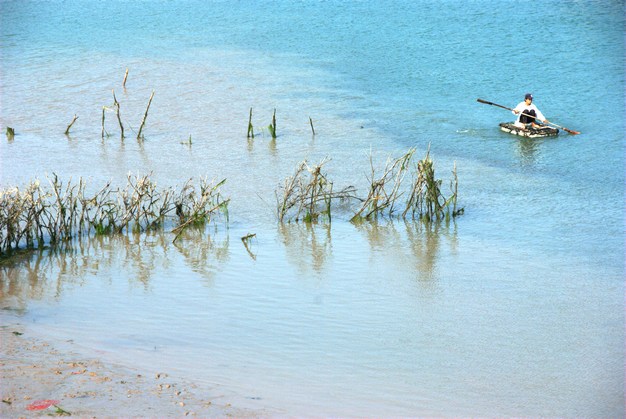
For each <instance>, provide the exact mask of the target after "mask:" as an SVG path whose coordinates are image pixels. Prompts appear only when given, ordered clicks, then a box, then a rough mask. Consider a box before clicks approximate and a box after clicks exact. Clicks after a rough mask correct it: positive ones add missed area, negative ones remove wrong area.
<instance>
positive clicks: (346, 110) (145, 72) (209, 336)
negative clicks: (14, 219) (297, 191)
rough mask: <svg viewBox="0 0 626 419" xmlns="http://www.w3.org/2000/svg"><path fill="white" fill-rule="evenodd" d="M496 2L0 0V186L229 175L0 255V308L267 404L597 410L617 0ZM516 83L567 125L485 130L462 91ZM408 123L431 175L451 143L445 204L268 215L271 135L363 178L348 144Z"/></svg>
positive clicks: (379, 148)
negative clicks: (53, 243)
mask: <svg viewBox="0 0 626 419" xmlns="http://www.w3.org/2000/svg"><path fill="white" fill-rule="evenodd" d="M86 5H88V6H89V7H85V6H86ZM519 8H520V5H519V3H518V2H508V1H502V2H498V3H496V4H494V3H493V2H486V1H473V2H467V3H461V4H459V3H457V2H445V1H444V2H434V1H417V2H409V3H407V2H394V1H383V2H368V1H361V2H334V1H330V2H312V1H311V2H265V1H258V2H251V3H246V2H244V3H233V2H218V1H215V2H183V1H173V2H159V1H155V2H106V3H102V2H78V1H64V2H35V1H26V2H8V1H3V2H0V12H1V13H0V16H1V17H0V35H1V38H0V39H1V44H0V58H1V59H0V101H1V102H0V106H1V107H0V125H1V127H2V129H3V130H4V128H5V127H6V126H11V127H14V128H15V130H16V132H17V135H16V137H15V139H14V140H13V141H8V140H7V139H6V138H3V139H2V141H0V186H1V187H9V186H15V185H17V186H21V185H24V184H25V183H27V182H28V181H29V180H31V179H34V178H39V179H42V180H45V177H46V175H50V174H51V173H53V172H54V173H57V174H58V175H59V176H60V177H61V178H62V179H69V178H72V179H78V178H79V177H83V178H84V179H86V180H87V181H88V182H89V185H90V187H92V188H94V189H96V188H98V187H100V186H102V185H103V184H104V183H105V182H107V181H109V180H111V181H112V182H113V183H114V184H124V183H125V181H126V176H127V174H128V173H129V172H132V173H141V174H143V173H151V174H152V178H153V179H155V180H156V181H157V182H158V183H159V185H163V186H181V185H182V184H183V183H184V182H185V181H186V180H187V179H189V178H194V179H199V178H200V177H201V176H208V177H209V178H220V179H221V178H226V179H227V183H226V186H225V188H224V192H225V193H226V194H227V195H228V196H230V198H231V206H230V219H229V222H226V221H225V220H218V221H217V222H216V223H215V225H211V226H209V227H207V228H206V230H204V231H198V232H190V233H189V234H188V235H187V236H185V237H184V238H183V239H182V240H180V241H177V242H176V243H175V244H174V243H172V238H173V236H172V235H171V234H170V233H169V232H168V231H164V232H160V233H153V234H143V235H131V234H129V235H125V236H115V237H104V238H93V239H84V240H80V241H76V242H75V243H73V246H72V247H71V249H69V250H67V251H65V250H64V251H52V250H46V251H43V252H41V253H36V254H31V255H28V256H26V257H23V258H20V259H17V260H11V261H9V262H8V263H5V264H4V265H3V266H2V267H1V268H0V269H1V270H0V284H1V288H0V291H1V294H0V304H1V306H2V308H3V309H4V310H3V311H2V314H0V316H1V318H2V322H3V324H10V323H12V322H21V323H23V324H27V325H29V327H31V328H32V330H33V331H34V332H36V333H39V334H41V335H42V336H45V337H48V338H50V339H54V340H55V341H56V342H58V343H59V345H61V346H65V347H67V348H68V349H72V350H79V351H84V352H85V353H89V354H94V353H96V354H99V355H100V356H102V357H103V358H105V359H109V360H112V361H115V362H119V363H124V364H128V365H138V366H141V367H145V368H148V369H154V370H159V371H160V370H167V371H170V372H171V373H172V374H178V375H180V376H185V377H188V378H193V379H195V380H197V381H198V382H204V383H207V384H210V385H219V386H221V387H222V388H224V389H225V390H227V391H229V392H231V393H232V394H236V395H238V397H240V399H241V400H240V401H241V403H243V404H249V405H250V406H253V407H255V406H256V407H269V408H272V409H274V411H276V412H278V413H282V414H287V415H294V414H297V415H313V416H319V415H342V416H377V415H378V416H398V415H405V416H411V415H412V416H415V415H419V416H427V415H437V416H453V415H463V416H468V415H479V416H593V417H622V416H623V415H624V396H623V394H624V316H623V313H624V311H623V308H624V307H623V303H624V287H623V278H624V257H623V255H624V122H623V115H624V66H623V63H624V44H623V34H624V6H623V4H621V2H603V1H598V2H594V1H579V2H542V3H541V4H540V5H536V7H533V8H532V10H523V11H522V10H520V9H519ZM520 16H521V17H520ZM127 68H128V69H129V78H128V82H127V85H126V88H125V89H124V88H123V87H122V86H121V82H122V79H123V77H124V72H125V70H126V69H127ZM112 90H115V94H116V96H117V98H118V100H119V101H120V103H121V114H122V118H123V120H124V122H125V124H126V125H127V127H130V129H129V130H130V136H129V138H126V140H125V141H123V142H122V141H120V139H119V131H118V128H117V126H116V121H114V115H113V114H112V113H108V114H107V121H106V129H107V131H108V132H109V133H110V136H109V137H107V138H105V139H104V140H103V139H102V138H101V135H100V130H101V117H102V107H103V106H110V105H111V104H112V103H113V99H112ZM153 90H154V91H155V98H154V101H153V103H152V106H151V108H150V113H149V116H148V121H147V125H146V128H145V131H144V134H145V137H146V140H145V141H144V142H141V143H138V142H137V141H136V140H135V139H134V136H135V135H136V134H135V135H133V131H135V132H136V130H138V126H139V124H140V122H141V118H142V117H143V113H144V111H145V107H146V104H147V101H148V98H149V97H150V93H151V92H152V91H153ZM527 91H531V92H533V93H534V95H535V98H536V103H537V105H538V106H539V107H540V109H541V110H542V111H543V113H544V114H545V115H546V116H547V117H548V118H549V119H550V120H552V121H555V122H556V123H558V124H560V125H564V126H566V127H568V128H570V129H575V130H578V131H581V132H582V134H581V135H579V136H569V135H567V134H564V135H561V136H559V137H558V138H556V139H549V140H534V141H527V140H520V139H517V138H513V137H511V136H509V135H507V134H504V133H501V132H500V131H498V129H497V123H498V122H501V121H507V120H512V115H511V114H510V113H508V112H506V111H504V110H501V109H498V108H494V107H488V106H485V105H481V104H479V103H477V102H476V98H478V97H481V98H484V99H487V100H491V101H493V102H496V103H500V104H503V105H505V106H511V107H512V106H514V105H515V104H516V103H517V102H519V101H520V98H521V97H522V95H523V94H524V93H526V92H527ZM251 107H252V108H253V123H254V125H255V128H256V131H257V134H258V135H257V136H256V138H255V139H254V140H247V139H246V138H245V137H246V135H245V134H246V128H247V122H248V113H249V110H250V108H251ZM274 109H276V113H277V119H278V122H277V125H278V134H279V137H278V139H277V140H275V141H272V140H271V139H270V138H269V135H268V133H267V130H266V129H264V128H263V127H265V126H267V125H268V124H269V122H270V120H271V115H272V112H273V110H274ZM74 114H76V115H78V117H79V119H78V121H77V123H76V124H75V125H74V127H73V128H72V131H71V134H70V136H65V135H63V132H64V131H65V128H66V127H67V124H68V123H69V122H70V121H71V119H72V117H73V115H74ZM309 117H311V118H312V119H313V121H314V124H315V129H316V132H317V134H316V135H315V136H313V135H312V134H311V130H310V126H309ZM190 136H191V138H192V140H193V141H192V145H188V144H182V143H184V142H185V141H187V140H188V138H189V137H190ZM429 144H430V149H431V155H432V156H433V158H434V160H435V164H436V168H437V171H438V177H440V178H442V179H444V185H447V182H448V179H449V178H450V171H451V169H452V167H453V164H454V162H456V164H457V167H458V176H459V181H460V185H459V188H460V190H459V195H460V203H461V204H462V205H463V206H464V207H465V209H466V212H465V214H464V215H463V216H462V217H460V218H458V219H457V220H456V222H455V223H451V224H449V225H439V226H431V227H426V226H423V225H420V224H416V223H412V222H407V223H405V222H403V221H400V220H380V221H379V222H377V223H366V224H363V225H353V224H351V223H349V222H348V220H349V218H350V216H351V214H350V212H349V211H348V210H345V209H341V208H338V209H337V213H336V214H335V216H334V218H333V221H332V224H321V225H316V226H307V225H297V224H291V225H284V226H281V225H279V224H278V223H277V221H276V218H275V215H274V211H275V209H274V207H275V205H274V191H275V189H276V187H277V186H278V185H279V184H280V183H281V182H282V180H283V179H284V178H285V177H287V176H289V175H291V174H292V173H293V171H294V169H295V166H296V164H297V163H298V162H299V161H301V160H304V159H307V160H308V161H310V162H319V161H321V160H322V159H323V158H325V157H329V158H331V160H330V162H329V163H327V165H326V166H325V167H326V169H327V171H328V175H329V177H330V178H332V180H333V181H334V182H335V184H336V185H337V186H338V187H342V186H347V185H355V186H356V187H357V188H358V189H359V191H361V194H364V192H363V191H365V189H364V188H365V186H366V184H367V175H368V174H369V171H370V167H369V159H370V154H371V155H372V157H373V160H374V162H375V163H377V164H379V165H381V166H382V164H383V163H384V161H385V159H387V158H388V157H389V156H399V155H401V154H402V153H404V152H405V151H407V150H408V149H409V148H410V147H416V149H417V154H418V156H421V155H423V154H424V153H425V152H426V150H427V148H428V147H429ZM247 233H255V234H256V238H255V239H254V240H253V241H252V242H251V248H250V252H248V251H247V250H246V248H245V247H244V246H243V245H242V242H241V240H240V238H241V237H242V236H244V235H246V234H247ZM68 340H71V341H72V343H68V342H67V341H68Z"/></svg>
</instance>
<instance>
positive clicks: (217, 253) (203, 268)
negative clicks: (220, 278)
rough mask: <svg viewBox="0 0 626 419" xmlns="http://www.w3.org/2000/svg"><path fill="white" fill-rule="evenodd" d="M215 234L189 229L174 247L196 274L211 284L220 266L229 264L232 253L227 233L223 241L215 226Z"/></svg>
mask: <svg viewBox="0 0 626 419" xmlns="http://www.w3.org/2000/svg"><path fill="white" fill-rule="evenodd" d="M214 228H215V230H214V234H213V235H211V234H208V235H207V234H206V231H205V229H204V228H198V229H193V228H189V229H187V230H186V231H185V234H184V236H181V237H180V238H179V239H178V240H176V243H174V247H175V248H176V250H178V252H179V253H180V255H182V256H183V257H184V259H185V262H186V263H187V265H188V266H189V267H190V268H191V270H193V271H194V272H196V273H199V274H200V275H202V276H203V277H204V278H205V279H207V282H208V283H210V282H211V281H212V280H213V278H214V277H215V273H216V272H217V271H218V268H219V266H220V265H223V264H225V263H226V262H228V259H229V257H230V253H229V250H228V246H229V243H230V239H229V236H228V233H225V237H224V238H223V239H220V240H218V238H219V237H220V234H219V232H218V231H217V228H216V227H215V226H214Z"/></svg>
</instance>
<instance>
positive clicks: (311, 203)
mask: <svg viewBox="0 0 626 419" xmlns="http://www.w3.org/2000/svg"><path fill="white" fill-rule="evenodd" d="M327 162H328V159H324V160H322V162H320V164H318V165H317V166H313V167H310V166H309V165H308V164H307V162H306V160H305V161H302V162H300V163H299V164H298V165H297V167H296V171H295V173H294V175H293V176H290V177H288V178H287V179H285V181H284V183H283V186H282V187H280V188H279V189H278V190H277V191H276V202H277V205H278V211H277V215H278V220H279V221H280V222H283V221H285V220H295V221H296V222H298V221H305V222H315V221H318V220H319V219H320V218H321V217H324V216H325V217H326V218H327V219H328V220H330V219H331V204H332V201H333V200H336V199H340V200H343V199H350V198H354V192H355V189H354V187H353V186H348V187H346V188H344V189H342V190H340V191H333V183H332V182H331V181H329V180H328V178H327V176H326V174H324V173H322V166H323V165H324V164H326V163H327ZM307 173H308V174H309V176H308V179H307V178H306V174H307Z"/></svg>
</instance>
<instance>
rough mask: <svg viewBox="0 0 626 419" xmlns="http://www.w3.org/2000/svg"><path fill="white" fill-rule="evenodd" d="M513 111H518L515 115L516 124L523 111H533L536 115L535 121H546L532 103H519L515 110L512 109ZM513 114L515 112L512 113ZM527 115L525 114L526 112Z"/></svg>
mask: <svg viewBox="0 0 626 419" xmlns="http://www.w3.org/2000/svg"><path fill="white" fill-rule="evenodd" d="M513 110H514V111H518V112H519V114H518V115H517V120H516V121H515V122H516V123H518V122H519V119H520V117H521V116H522V112H524V111H530V110H534V111H535V113H536V114H537V119H538V120H540V121H543V120H544V119H546V117H545V116H543V114H542V113H541V111H540V110H539V109H538V108H537V107H536V106H535V104H534V103H531V104H530V105H527V104H526V101H524V102H520V103H519V104H518V105H517V106H516V107H515V109H513ZM513 113H515V112H513ZM526 113H527V112H526Z"/></svg>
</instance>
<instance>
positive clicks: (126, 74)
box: [122, 69, 128, 89]
mask: <svg viewBox="0 0 626 419" xmlns="http://www.w3.org/2000/svg"><path fill="white" fill-rule="evenodd" d="M127 78H128V69H126V73H125V74H124V81H123V82H122V87H123V88H124V89H126V79H127Z"/></svg>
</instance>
